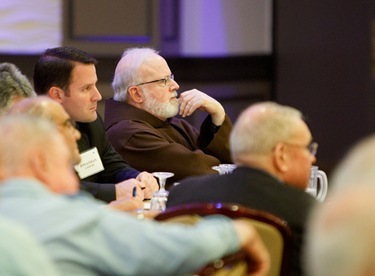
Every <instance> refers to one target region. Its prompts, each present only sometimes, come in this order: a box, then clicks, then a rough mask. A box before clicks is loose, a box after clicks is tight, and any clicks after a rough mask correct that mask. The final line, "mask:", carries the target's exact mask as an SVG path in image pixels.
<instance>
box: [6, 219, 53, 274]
mask: <svg viewBox="0 0 375 276" xmlns="http://www.w3.org/2000/svg"><path fill="white" fill-rule="evenodd" d="M0 233H1V235H0V275H28V276H39V275H48V276H55V275H60V274H59V273H58V271H57V269H56V267H55V265H54V263H53V262H52V260H51V258H50V257H49V256H48V255H47V252H46V251H45V250H44V248H43V247H42V245H41V244H39V243H38V242H37V240H36V239H35V238H34V237H33V236H32V234H31V233H29V231H27V229H25V228H24V227H22V225H19V224H17V223H15V222H14V221H11V220H9V219H7V218H4V217H2V216H1V217H0Z"/></svg>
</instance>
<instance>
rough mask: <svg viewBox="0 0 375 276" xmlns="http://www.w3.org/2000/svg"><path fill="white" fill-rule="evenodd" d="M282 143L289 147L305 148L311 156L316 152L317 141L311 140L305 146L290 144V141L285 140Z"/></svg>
mask: <svg viewBox="0 0 375 276" xmlns="http://www.w3.org/2000/svg"><path fill="white" fill-rule="evenodd" d="M283 143H284V144H286V145H288V146H291V147H299V148H305V149H307V150H308V151H309V152H310V154H311V155H312V156H316V153H317V152H318V143H316V142H311V143H310V144H308V145H307V146H302V145H297V144H292V143H287V142H283Z"/></svg>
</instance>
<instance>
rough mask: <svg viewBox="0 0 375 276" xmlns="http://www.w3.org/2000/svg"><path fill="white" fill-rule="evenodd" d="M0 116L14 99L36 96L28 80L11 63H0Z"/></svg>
mask: <svg viewBox="0 0 375 276" xmlns="http://www.w3.org/2000/svg"><path fill="white" fill-rule="evenodd" d="M0 93H1V96H0V114H1V113H5V112H6V111H7V110H8V109H9V107H10V106H11V105H12V104H13V100H14V99H15V98H18V97H21V98H27V97H33V96H36V93H35V92H34V89H33V87H32V85H31V83H30V82H29V80H28V78H27V77H26V76H25V75H23V74H22V73H21V72H20V70H19V69H18V68H17V67H16V66H15V65H14V64H12V63H7V62H4V63H0Z"/></svg>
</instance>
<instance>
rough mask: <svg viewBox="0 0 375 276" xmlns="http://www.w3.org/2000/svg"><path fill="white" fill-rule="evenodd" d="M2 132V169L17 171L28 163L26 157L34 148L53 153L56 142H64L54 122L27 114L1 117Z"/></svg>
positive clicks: (0, 158)
mask: <svg viewBox="0 0 375 276" xmlns="http://www.w3.org/2000/svg"><path fill="white" fill-rule="evenodd" d="M0 133H1V139H0V152H1V155H0V171H1V170H2V169H5V170H6V171H8V172H15V171H17V170H18V168H22V166H23V165H26V164H25V162H27V158H25V157H26V156H29V155H31V154H32V153H31V152H32V151H33V150H35V149H41V150H44V151H46V152H48V154H53V150H52V149H53V147H56V143H61V144H63V143H64V141H63V140H62V139H63V138H62V137H61V135H60V133H59V132H58V130H57V128H56V126H55V125H54V124H53V123H52V122H50V121H48V120H47V119H43V118H37V117H35V116H29V115H25V114H23V115H21V114H16V115H11V114H9V115H7V116H3V117H1V118H0ZM25 137H27V139H25ZM58 145H60V144H58Z"/></svg>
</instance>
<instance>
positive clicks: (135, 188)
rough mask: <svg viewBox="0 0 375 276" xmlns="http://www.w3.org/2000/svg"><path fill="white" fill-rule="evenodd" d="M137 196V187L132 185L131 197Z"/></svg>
mask: <svg viewBox="0 0 375 276" xmlns="http://www.w3.org/2000/svg"><path fill="white" fill-rule="evenodd" d="M136 196H137V187H136V186H134V187H133V197H136Z"/></svg>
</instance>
